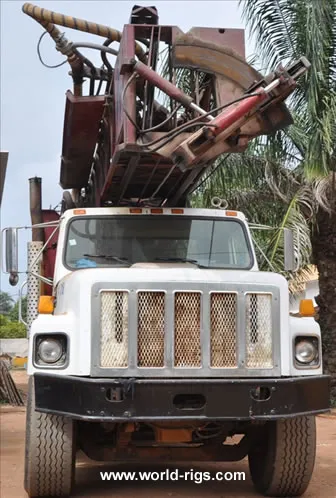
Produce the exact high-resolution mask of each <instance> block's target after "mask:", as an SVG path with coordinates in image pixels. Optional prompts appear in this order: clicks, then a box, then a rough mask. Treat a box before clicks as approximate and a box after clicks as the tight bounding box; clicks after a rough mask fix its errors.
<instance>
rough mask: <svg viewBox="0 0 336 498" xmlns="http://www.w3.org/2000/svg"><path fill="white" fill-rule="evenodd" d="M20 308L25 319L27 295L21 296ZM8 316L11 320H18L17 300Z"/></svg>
mask: <svg viewBox="0 0 336 498" xmlns="http://www.w3.org/2000/svg"><path fill="white" fill-rule="evenodd" d="M21 309H22V311H21V312H22V318H23V319H24V320H25V321H26V319H27V296H24V297H23V298H22V303H21ZM9 318H10V320H11V321H12V322H18V321H19V301H17V302H16V303H15V304H14V306H13V308H12V310H11V312H10V314H9Z"/></svg>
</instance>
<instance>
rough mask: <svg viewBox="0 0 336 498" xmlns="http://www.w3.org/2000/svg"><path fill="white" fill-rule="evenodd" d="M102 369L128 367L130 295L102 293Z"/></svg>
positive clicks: (121, 292) (120, 292)
mask: <svg viewBox="0 0 336 498" xmlns="http://www.w3.org/2000/svg"><path fill="white" fill-rule="evenodd" d="M100 306H101V309H100V317H101V341H100V366H101V367H111V368H116V367H120V368H122V367H127V366H128V293H127V292H123V291H108V292H102V293H101V305H100Z"/></svg>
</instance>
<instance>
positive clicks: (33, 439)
mask: <svg viewBox="0 0 336 498" xmlns="http://www.w3.org/2000/svg"><path fill="white" fill-rule="evenodd" d="M34 392H35V391H34V379H33V377H30V378H29V388H28V404H27V417H26V448H25V477H24V487H25V490H26V491H27V493H28V496H29V497H30V498H33V497H43V496H44V497H47V496H48V497H62V496H63V497H64V496H70V493H71V489H72V486H73V482H74V477H75V456H76V446H75V436H74V422H73V421H72V420H71V419H68V418H65V417H61V416H58V415H50V414H47V413H39V412H36V411H35V395H34Z"/></svg>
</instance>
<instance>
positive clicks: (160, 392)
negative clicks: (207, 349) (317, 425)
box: [34, 373, 329, 422]
mask: <svg viewBox="0 0 336 498" xmlns="http://www.w3.org/2000/svg"><path fill="white" fill-rule="evenodd" d="M34 379H35V398H36V409H37V410H38V411H41V412H47V413H53V414H60V415H65V416H70V417H72V418H74V419H80V420H92V421H95V420H96V421H99V420H101V421H111V422H112V421H115V422H121V421H126V420H128V421H130V420H134V421H135V420H138V421H140V420H144V421H145V420H146V421H149V420H181V419H185V420H203V421H204V420H267V419H278V418H284V417H294V416H297V415H308V414H318V413H323V412H326V411H328V410H329V376H326V375H321V376H316V377H315V376H314V377H298V378H295V377H291V378H277V379H274V378H269V379H197V380H196V379H120V378H119V379H97V378H90V377H74V376H69V377H63V376H60V375H46V374H39V373H38V374H35V375H34ZM260 388H261V389H260ZM258 398H261V399H258Z"/></svg>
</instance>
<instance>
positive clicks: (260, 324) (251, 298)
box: [246, 293, 273, 368]
mask: <svg viewBox="0 0 336 498" xmlns="http://www.w3.org/2000/svg"><path fill="white" fill-rule="evenodd" d="M246 366H247V368H272V367H273V358H272V295H271V294H254V293H249V294H247V295H246Z"/></svg>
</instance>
